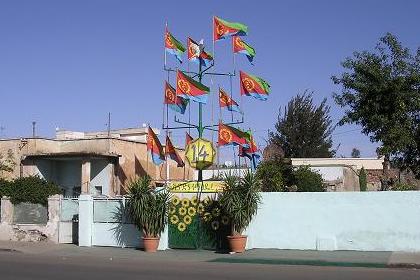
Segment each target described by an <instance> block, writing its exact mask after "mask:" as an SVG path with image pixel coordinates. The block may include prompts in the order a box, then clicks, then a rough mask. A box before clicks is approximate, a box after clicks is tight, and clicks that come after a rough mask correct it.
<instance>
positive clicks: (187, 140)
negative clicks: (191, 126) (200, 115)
mask: <svg viewBox="0 0 420 280" xmlns="http://www.w3.org/2000/svg"><path fill="white" fill-rule="evenodd" d="M192 140H193V138H192V137H191V135H190V134H189V133H188V132H185V147H187V145H188V144H190V143H191V141H192Z"/></svg>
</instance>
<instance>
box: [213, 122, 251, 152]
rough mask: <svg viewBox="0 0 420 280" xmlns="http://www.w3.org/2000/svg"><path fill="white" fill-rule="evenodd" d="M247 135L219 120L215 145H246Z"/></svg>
mask: <svg viewBox="0 0 420 280" xmlns="http://www.w3.org/2000/svg"><path fill="white" fill-rule="evenodd" d="M247 137H248V135H247V134H246V133H245V132H243V131H242V130H240V129H238V128H235V127H233V126H229V125H227V124H223V123H221V122H220V123H219V133H218V141H217V146H219V147H220V146H225V145H241V146H247V147H248V145H249V144H248V140H247Z"/></svg>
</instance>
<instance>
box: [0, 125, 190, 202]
mask: <svg viewBox="0 0 420 280" xmlns="http://www.w3.org/2000/svg"><path fill="white" fill-rule="evenodd" d="M154 131H155V132H156V133H157V134H158V133H159V131H158V130H156V129H154ZM146 135H147V128H129V129H121V130H111V131H110V134H109V135H108V132H103V131H101V132H89V133H85V132H76V131H57V133H56V137H55V138H54V139H48V138H41V137H37V138H22V139H3V140H1V139H0V153H2V154H6V153H7V152H8V151H9V150H11V151H12V153H13V157H14V160H15V163H16V165H15V166H14V169H13V171H12V172H10V173H4V174H3V176H5V177H6V178H7V177H9V178H16V177H19V176H28V175H39V176H41V177H43V178H45V179H46V180H48V181H54V182H55V183H57V184H58V185H59V186H60V187H61V188H62V189H63V192H64V194H65V195H66V196H77V195H79V194H80V193H90V194H95V195H107V196H115V195H120V194H124V193H126V185H127V183H128V182H129V180H130V179H132V178H134V177H135V176H139V175H144V174H146V173H147V174H149V175H150V176H151V177H152V179H153V180H155V182H157V183H162V182H164V181H165V180H166V173H167V171H169V173H168V174H169V178H170V179H172V180H183V179H188V178H185V177H186V176H192V174H193V171H191V170H189V167H188V165H187V166H186V167H185V169H184V168H178V167H177V165H176V162H174V161H172V160H169V161H168V165H167V164H166V163H164V164H161V165H160V166H156V165H154V164H153V163H152V161H151V159H150V157H149V156H148V155H147V154H148V153H147V147H146ZM178 152H179V154H180V156H181V157H184V151H183V150H182V149H178Z"/></svg>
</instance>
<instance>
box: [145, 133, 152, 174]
mask: <svg viewBox="0 0 420 280" xmlns="http://www.w3.org/2000/svg"><path fill="white" fill-rule="evenodd" d="M149 129H150V126H148V128H147V137H146V156H147V162H146V175H149ZM149 176H150V175H149ZM150 177H151V176H150Z"/></svg>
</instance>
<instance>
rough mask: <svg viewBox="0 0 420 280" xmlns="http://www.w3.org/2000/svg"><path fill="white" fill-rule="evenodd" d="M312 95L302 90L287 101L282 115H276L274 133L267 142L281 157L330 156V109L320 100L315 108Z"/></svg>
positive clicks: (324, 101)
mask: <svg viewBox="0 0 420 280" xmlns="http://www.w3.org/2000/svg"><path fill="white" fill-rule="evenodd" d="M312 95H313V93H312V92H308V91H305V92H304V93H303V94H298V95H297V96H296V97H294V98H293V99H292V100H290V101H289V103H288V104H287V107H286V108H285V111H284V114H283V115H281V112H279V116H278V120H277V123H276V126H275V127H276V132H274V133H271V134H270V138H269V142H270V143H273V144H275V145H276V146H278V147H281V148H282V149H283V150H284V153H285V157H288V158H291V157H297V158H304V157H309V158H314V157H332V156H334V154H335V151H334V150H332V148H331V147H332V138H331V133H332V132H333V130H334V127H333V126H332V120H331V117H330V115H329V114H330V107H329V106H328V105H327V100H326V99H324V100H323V101H322V102H321V104H320V105H319V106H316V105H314V104H313V98H312Z"/></svg>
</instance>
